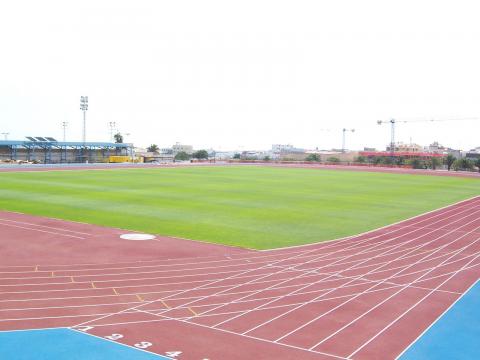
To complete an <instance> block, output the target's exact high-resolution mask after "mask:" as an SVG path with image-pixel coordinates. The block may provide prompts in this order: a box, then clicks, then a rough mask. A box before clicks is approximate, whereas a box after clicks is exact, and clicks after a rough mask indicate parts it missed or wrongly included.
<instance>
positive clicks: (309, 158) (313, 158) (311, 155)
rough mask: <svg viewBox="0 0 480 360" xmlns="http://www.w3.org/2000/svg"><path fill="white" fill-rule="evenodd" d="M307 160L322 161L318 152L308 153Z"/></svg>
mask: <svg viewBox="0 0 480 360" xmlns="http://www.w3.org/2000/svg"><path fill="white" fill-rule="evenodd" d="M305 160H306V161H320V156H318V154H308V156H307V157H306V158H305Z"/></svg>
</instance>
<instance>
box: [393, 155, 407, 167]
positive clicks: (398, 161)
mask: <svg viewBox="0 0 480 360" xmlns="http://www.w3.org/2000/svg"><path fill="white" fill-rule="evenodd" d="M395 164H397V165H399V166H402V165H404V164H405V158H404V157H403V156H398V157H396V158H395Z"/></svg>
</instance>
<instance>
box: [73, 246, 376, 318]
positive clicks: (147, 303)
mask: <svg viewBox="0 0 480 360" xmlns="http://www.w3.org/2000/svg"><path fill="white" fill-rule="evenodd" d="M369 240H370V239H367V240H365V241H369ZM356 245H357V243H355V244H353V245H352V246H350V247H351V248H354V247H355V246H356ZM350 247H347V248H346V249H343V248H342V249H340V250H338V251H339V252H340V251H345V250H348V249H349V248H350ZM316 251H318V249H313V250H311V251H308V252H306V253H311V252H316ZM301 255H304V253H302V254H299V255H296V256H293V257H290V258H287V259H281V260H279V261H275V262H273V263H272V265H274V264H277V263H281V262H283V261H287V260H291V259H295V258H296V257H298V256H301ZM328 255H330V254H328ZM323 257H326V255H325V254H324V255H322V256H320V257H318V258H317V259H314V260H315V261H316V260H319V259H321V258H323ZM311 261H312V260H311ZM307 263H308V262H307ZM302 264H305V263H302ZM266 267H268V265H266V266H262V267H260V268H257V269H255V270H253V271H256V270H258V269H262V268H266ZM283 271H284V270H281V271H279V272H278V273H282V272H283ZM248 272H250V271H246V272H245V273H248ZM268 276H271V275H268ZM266 277H267V276H266ZM230 278H235V276H232V277H230ZM261 278H262V277H260V279H261ZM228 279H229V278H226V279H224V280H228ZM256 280H258V279H256ZM221 281H222V280H219V281H214V282H213V283H212V284H214V283H217V282H221ZM249 283H251V281H249V282H246V283H243V284H240V285H235V286H233V287H230V288H229V289H227V290H232V289H235V288H237V287H240V286H243V285H246V284H249ZM207 285H208V284H207ZM204 286H205V285H201V286H198V287H196V288H193V289H189V290H183V291H180V292H179V293H177V294H172V295H169V296H166V297H163V298H161V299H156V300H153V301H148V302H146V303H145V304H144V305H140V306H136V307H133V308H132V309H137V308H139V307H141V306H147V305H149V304H152V303H154V302H158V301H161V300H168V299H169V298H171V297H172V296H178V295H180V294H182V293H185V292H188V291H191V290H198V289H202V288H204ZM227 290H224V291H220V292H218V293H216V294H221V293H223V292H225V291H227ZM216 294H214V295H216ZM207 297H208V296H206V297H204V298H207ZM195 301H197V300H195ZM184 305H185V304H184ZM127 310H131V309H127ZM169 310H171V309H169ZM169 310H168V311H169ZM105 317H107V316H105ZM90 322H92V321H90ZM87 323H89V322H87ZM84 324H86V323H82V324H79V325H84Z"/></svg>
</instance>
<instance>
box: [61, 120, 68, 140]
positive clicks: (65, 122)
mask: <svg viewBox="0 0 480 360" xmlns="http://www.w3.org/2000/svg"><path fill="white" fill-rule="evenodd" d="M67 126H68V122H67V121H63V122H62V128H63V142H66V141H67Z"/></svg>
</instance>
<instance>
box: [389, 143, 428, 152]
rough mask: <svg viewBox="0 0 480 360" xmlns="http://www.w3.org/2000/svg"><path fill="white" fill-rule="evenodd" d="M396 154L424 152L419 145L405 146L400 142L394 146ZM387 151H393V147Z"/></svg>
mask: <svg viewBox="0 0 480 360" xmlns="http://www.w3.org/2000/svg"><path fill="white" fill-rule="evenodd" d="M394 147H395V149H394V150H393V151H395V152H405V153H422V152H424V150H423V147H421V146H420V145H418V144H404V143H402V142H398V143H396V144H395V145H394ZM387 151H390V152H391V151H392V147H391V145H389V146H387Z"/></svg>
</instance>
